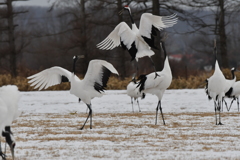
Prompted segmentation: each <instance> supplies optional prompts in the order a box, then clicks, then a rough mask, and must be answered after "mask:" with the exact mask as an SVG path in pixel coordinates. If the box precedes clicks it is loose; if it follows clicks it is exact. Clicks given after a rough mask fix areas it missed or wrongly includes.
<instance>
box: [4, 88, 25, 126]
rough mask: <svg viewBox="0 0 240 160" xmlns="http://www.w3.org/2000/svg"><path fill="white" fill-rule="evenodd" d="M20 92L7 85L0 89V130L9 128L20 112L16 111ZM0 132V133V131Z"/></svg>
mask: <svg viewBox="0 0 240 160" xmlns="http://www.w3.org/2000/svg"><path fill="white" fill-rule="evenodd" d="M20 97H21V96H20V92H19V91H18V88H17V86H15V85H7V86H2V87H0V124H1V125H0V127H1V128H0V129H1V130H2V129H3V128H4V127H5V126H11V124H12V122H13V121H14V120H15V119H16V118H18V117H19V116H20V114H21V111H19V110H18V102H19V100H20ZM1 130H0V131H1Z"/></svg>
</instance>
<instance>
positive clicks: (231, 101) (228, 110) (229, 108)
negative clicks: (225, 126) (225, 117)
mask: <svg viewBox="0 0 240 160" xmlns="http://www.w3.org/2000/svg"><path fill="white" fill-rule="evenodd" d="M234 100H235V98H233V99H232V101H231V104H230V106H229V110H228V111H230V109H231V107H232V104H233V101H234Z"/></svg>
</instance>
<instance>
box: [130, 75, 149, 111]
mask: <svg viewBox="0 0 240 160" xmlns="http://www.w3.org/2000/svg"><path fill="white" fill-rule="evenodd" d="M137 85H138V83H137V82H136V79H135V77H133V78H132V80H131V82H130V83H129V84H128V85H127V95H128V96H129V97H131V103H132V111H133V112H134V109H133V99H134V100H135V101H136V100H137V104H138V109H139V112H141V109H140V106H139V102H138V98H139V97H141V98H142V99H144V98H145V93H140V92H139V89H138V88H137Z"/></svg>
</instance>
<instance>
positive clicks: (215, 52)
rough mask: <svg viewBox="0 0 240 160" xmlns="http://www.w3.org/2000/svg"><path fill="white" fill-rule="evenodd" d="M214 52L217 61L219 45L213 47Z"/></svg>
mask: <svg viewBox="0 0 240 160" xmlns="http://www.w3.org/2000/svg"><path fill="white" fill-rule="evenodd" d="M213 54H214V57H215V60H216V61H217V47H216V46H215V47H214V49H213Z"/></svg>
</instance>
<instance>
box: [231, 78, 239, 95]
mask: <svg viewBox="0 0 240 160" xmlns="http://www.w3.org/2000/svg"><path fill="white" fill-rule="evenodd" d="M230 96H231V97H233V96H234V97H239V96H240V81H237V82H235V83H234V84H233V85H232V93H231V95H230Z"/></svg>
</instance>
